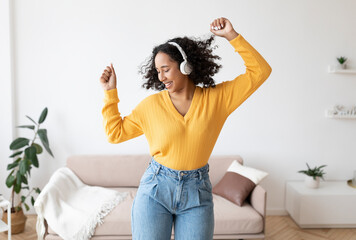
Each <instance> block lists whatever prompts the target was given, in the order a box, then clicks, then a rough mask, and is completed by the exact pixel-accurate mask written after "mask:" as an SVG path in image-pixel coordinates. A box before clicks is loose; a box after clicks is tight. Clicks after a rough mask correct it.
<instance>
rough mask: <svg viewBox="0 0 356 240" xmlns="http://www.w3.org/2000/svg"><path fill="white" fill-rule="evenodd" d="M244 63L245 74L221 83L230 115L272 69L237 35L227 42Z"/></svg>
mask: <svg viewBox="0 0 356 240" xmlns="http://www.w3.org/2000/svg"><path fill="white" fill-rule="evenodd" d="M229 42H230V44H231V45H232V46H233V47H234V49H235V52H238V53H239V54H240V56H241V57H242V59H243V60H244V62H245V66H246V72H245V73H244V74H241V75H239V76H237V77H236V78H235V79H234V80H231V81H224V82H222V83H221V84H222V91H223V99H224V102H225V104H226V111H227V115H230V114H231V113H232V112H233V111H234V110H235V109H236V108H237V107H238V106H240V105H241V104H242V103H243V102H244V101H245V100H246V99H247V98H248V97H249V96H250V95H251V94H252V93H253V92H255V91H256V90H257V88H259V87H260V86H261V85H262V83H263V82H264V81H265V80H266V79H267V78H268V77H269V75H270V74H271V72H272V68H271V67H270V65H269V64H268V63H267V62H266V60H265V59H264V58H263V57H262V56H261V55H260V54H259V53H258V52H257V51H256V49H254V48H253V47H252V46H251V45H250V44H249V43H248V42H247V41H246V40H245V39H244V38H243V37H242V36H241V34H239V35H238V36H237V37H236V38H234V39H232V40H231V41H229Z"/></svg>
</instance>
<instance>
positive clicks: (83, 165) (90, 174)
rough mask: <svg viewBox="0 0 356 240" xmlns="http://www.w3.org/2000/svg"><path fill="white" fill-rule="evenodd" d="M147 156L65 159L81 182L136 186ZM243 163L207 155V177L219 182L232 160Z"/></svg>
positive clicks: (230, 157)
mask: <svg viewBox="0 0 356 240" xmlns="http://www.w3.org/2000/svg"><path fill="white" fill-rule="evenodd" d="M150 159H151V156H150V155H149V154H142V155H139V154H137V155H73V156H70V157H68V159H67V165H66V166H67V167H68V168H70V169H71V170H72V171H73V172H74V173H75V174H76V175H77V176H78V177H79V178H80V179H81V180H82V181H83V182H84V183H85V184H87V185H92V186H102V187H138V186H139V184H140V179H141V177H142V175H143V173H144V172H145V170H146V168H147V166H148V163H149V161H150ZM235 159H236V160H238V161H239V162H240V163H241V164H242V163H243V160H242V158H241V157H240V156H239V155H215V156H211V157H210V159H209V161H208V163H209V176H210V181H211V183H212V185H213V186H214V185H215V184H216V183H218V182H219V181H220V179H221V178H222V177H223V176H224V174H225V172H226V170H227V168H228V167H229V166H230V164H231V163H232V161H233V160H235Z"/></svg>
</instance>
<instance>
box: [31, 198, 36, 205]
mask: <svg viewBox="0 0 356 240" xmlns="http://www.w3.org/2000/svg"><path fill="white" fill-rule="evenodd" d="M31 204H32V206H35V199H34V198H33V197H32V196H31Z"/></svg>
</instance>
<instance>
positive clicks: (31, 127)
mask: <svg viewBox="0 0 356 240" xmlns="http://www.w3.org/2000/svg"><path fill="white" fill-rule="evenodd" d="M17 128H29V129H32V130H34V129H35V126H34V125H21V126H17Z"/></svg>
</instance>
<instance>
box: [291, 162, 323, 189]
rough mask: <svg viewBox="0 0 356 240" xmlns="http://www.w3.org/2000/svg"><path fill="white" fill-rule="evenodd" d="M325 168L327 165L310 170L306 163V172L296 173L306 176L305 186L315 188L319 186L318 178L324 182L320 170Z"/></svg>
mask: <svg viewBox="0 0 356 240" xmlns="http://www.w3.org/2000/svg"><path fill="white" fill-rule="evenodd" d="M326 166H327V165H321V166H319V167H315V168H313V169H311V168H310V167H309V165H308V163H307V167H308V170H300V171H298V173H304V174H305V175H306V176H308V177H306V178H305V184H306V185H307V186H308V187H311V188H317V187H318V186H319V178H322V179H323V180H325V179H324V177H323V176H324V174H325V172H323V170H322V168H323V167H326Z"/></svg>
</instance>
